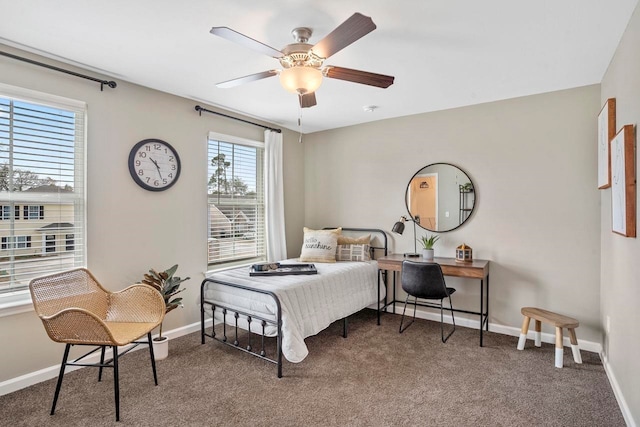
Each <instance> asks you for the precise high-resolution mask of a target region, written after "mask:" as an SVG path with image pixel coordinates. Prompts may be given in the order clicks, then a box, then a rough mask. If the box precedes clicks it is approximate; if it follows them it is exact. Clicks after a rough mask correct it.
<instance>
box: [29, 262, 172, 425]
mask: <svg viewBox="0 0 640 427" xmlns="http://www.w3.org/2000/svg"><path fill="white" fill-rule="evenodd" d="M29 289H30V291H31V298H32V300H33V305H34V307H35V311H36V313H37V314H38V317H40V320H42V324H43V325H44V328H45V330H46V331H47V334H48V335H49V338H51V339H52V340H53V341H55V342H60V343H65V344H66V346H65V350H64V356H63V358H62V365H61V366H60V374H59V375H58V383H57V385H56V391H55V395H54V398H53V405H52V406H51V415H53V414H54V413H55V410H56V403H57V401H58V396H59V394H60V386H61V385H62V378H63V377H64V371H65V368H66V367H67V366H93V367H98V368H99V369H100V370H99V374H98V381H101V380H102V369H103V368H113V378H114V392H115V405H116V421H119V420H120V390H119V382H118V358H119V357H121V356H123V355H125V354H126V353H128V352H129V351H131V350H133V349H134V348H135V347H136V346H137V345H138V344H148V345H149V355H150V356H151V368H152V370H153V379H154V382H155V384H156V385H158V377H157V374H156V364H155V358H154V356H153V345H152V342H151V330H153V329H154V328H155V327H157V326H158V325H160V323H162V320H163V319H164V314H165V302H164V299H163V298H162V296H161V295H160V293H159V292H158V291H156V290H155V289H153V288H151V287H149V286H146V285H142V284H136V285H133V286H129V287H128V288H126V289H123V290H121V291H119V292H110V291H108V290H106V289H104V288H103V287H102V286H101V285H100V283H99V282H98V280H97V279H96V278H95V277H94V276H93V274H91V272H89V270H87V269H85V268H76V269H73V270H69V271H64V272H61V273H56V274H51V275H48V276H43V277H38V278H35V279H33V280H31V282H30V283H29ZM144 335H146V336H147V340H146V341H137V340H138V339H140V338H142V337H143V336H144ZM128 344H133V345H132V346H131V347H129V348H128V349H127V350H126V351H124V352H123V353H121V354H120V355H118V346H124V345H128ZM73 345H84V346H97V347H96V348H95V349H93V350H91V351H89V352H88V353H86V354H85V355H83V356H81V357H79V358H77V359H75V360H74V361H73V362H68V361H67V359H68V357H69V350H70V348H71V346H73ZM107 347H111V349H112V351H113V357H112V358H111V359H109V360H105V350H106V348H107ZM98 350H101V353H100V362H99V363H93V364H92V363H78V362H79V361H81V360H82V359H84V358H85V357H87V356H89V355H90V354H93V353H95V352H96V351H98Z"/></svg>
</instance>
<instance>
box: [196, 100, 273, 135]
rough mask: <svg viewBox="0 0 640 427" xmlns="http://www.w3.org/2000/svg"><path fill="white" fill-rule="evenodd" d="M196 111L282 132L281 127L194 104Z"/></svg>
mask: <svg viewBox="0 0 640 427" xmlns="http://www.w3.org/2000/svg"><path fill="white" fill-rule="evenodd" d="M196 111H197V112H198V113H199V114H200V116H202V112H203V111H204V112H206V113H211V114H216V115H218V116H222V117H226V118H228V119H232V120H237V121H239V122H243V123H248V124H250V125H254V126H259V127H261V128H264V129H269V130H272V131H274V132H277V133H282V129H275V128H271V127H269V126H265V125H261V124H259V123H254V122H250V121H249V120H244V119H240V118H238V117H233V116H228V115H226V114H222V113H218V112H217V111H211V110H207V109H206V108H202V107H201V106H199V105H196Z"/></svg>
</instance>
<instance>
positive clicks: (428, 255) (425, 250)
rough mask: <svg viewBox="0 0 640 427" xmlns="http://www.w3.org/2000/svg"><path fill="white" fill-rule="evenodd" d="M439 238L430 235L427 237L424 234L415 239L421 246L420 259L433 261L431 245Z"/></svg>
mask: <svg viewBox="0 0 640 427" xmlns="http://www.w3.org/2000/svg"><path fill="white" fill-rule="evenodd" d="M439 238H440V236H437V235H435V234H432V235H431V236H429V235H428V234H425V235H424V236H422V237H421V238H419V239H417V240H418V242H420V244H421V245H422V258H424V259H428V260H432V259H433V245H434V244H435V243H436V242H437V241H438V239H439Z"/></svg>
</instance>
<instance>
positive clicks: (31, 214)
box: [23, 205, 44, 219]
mask: <svg viewBox="0 0 640 427" xmlns="http://www.w3.org/2000/svg"><path fill="white" fill-rule="evenodd" d="M23 209H24V214H23V217H24V219H44V206H42V205H40V206H31V205H29V206H25V207H24V208H23Z"/></svg>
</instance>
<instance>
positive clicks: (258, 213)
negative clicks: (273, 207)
mask: <svg viewBox="0 0 640 427" xmlns="http://www.w3.org/2000/svg"><path fill="white" fill-rule="evenodd" d="M207 164H208V180H209V181H208V194H207V197H208V242H209V244H208V261H209V265H215V264H221V263H232V262H233V263H237V264H241V263H249V262H252V261H262V260H264V259H265V243H264V242H265V221H264V178H263V165H264V144H263V143H261V142H256V141H248V140H243V139H240V138H235V137H232V136H228V135H220V134H214V133H211V134H210V135H209V144H208V156H207Z"/></svg>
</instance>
